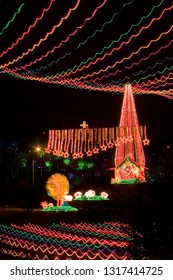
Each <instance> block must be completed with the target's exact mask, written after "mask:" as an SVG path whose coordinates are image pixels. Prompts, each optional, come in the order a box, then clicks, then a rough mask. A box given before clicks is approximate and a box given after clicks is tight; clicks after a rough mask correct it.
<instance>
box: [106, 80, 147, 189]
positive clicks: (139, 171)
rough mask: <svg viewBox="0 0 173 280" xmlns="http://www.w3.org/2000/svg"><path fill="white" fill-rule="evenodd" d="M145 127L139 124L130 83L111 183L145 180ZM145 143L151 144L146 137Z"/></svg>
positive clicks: (120, 126) (118, 132) (125, 96)
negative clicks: (143, 137)
mask: <svg viewBox="0 0 173 280" xmlns="http://www.w3.org/2000/svg"><path fill="white" fill-rule="evenodd" d="M143 131H145V129H143V128H142V127H140V126H139V124H138V118H137V114H136V108H135V103H134V97H133V93H132V88H131V85H130V84H127V85H126V86H125V94H124V99H123V104H122V109H121V117H120V123H119V127H118V128H117V133H116V134H117V140H116V144H117V146H116V151H115V167H114V168H111V169H112V170H114V178H112V180H111V183H113V184H114V183H135V182H144V181H145V170H144V169H145V155H144V150H143V145H142V136H143ZM143 142H144V144H145V145H147V144H149V143H148V142H149V140H148V139H147V138H146V135H145V139H144V140H143Z"/></svg>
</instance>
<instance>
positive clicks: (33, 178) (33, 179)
mask: <svg viewBox="0 0 173 280" xmlns="http://www.w3.org/2000/svg"><path fill="white" fill-rule="evenodd" d="M40 151H41V148H40V147H39V146H38V147H36V148H35V152H37V153H38V152H40ZM34 183H35V159H34V158H32V187H34Z"/></svg>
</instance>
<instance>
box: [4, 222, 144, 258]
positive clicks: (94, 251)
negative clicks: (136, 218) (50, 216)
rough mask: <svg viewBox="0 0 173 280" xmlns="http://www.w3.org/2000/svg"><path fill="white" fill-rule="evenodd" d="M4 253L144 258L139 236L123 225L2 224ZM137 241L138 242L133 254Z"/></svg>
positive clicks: (14, 255)
mask: <svg viewBox="0 0 173 280" xmlns="http://www.w3.org/2000/svg"><path fill="white" fill-rule="evenodd" d="M0 236H1V238H2V244H1V247H2V249H1V251H2V252H3V253H4V254H6V255H9V256H13V257H20V258H21V259H29V260H30V259H31V260H36V259H40V260H41V259H42V260H44V259H49V260H66V259H73V260H85V259H86V260H131V259H143V258H145V250H144V248H143V246H142V244H141V245H139V244H140V243H139V240H140V239H141V237H142V236H141V235H140V233H138V232H137V231H136V230H135V229H133V228H132V227H131V226H130V225H128V224H123V223H119V222H116V223H113V222H104V223H84V222H80V223H62V222H60V223H57V224H55V223H54V224H51V225H50V226H39V225H37V224H31V223H29V224H23V225H17V224H11V225H4V224H1V225H0ZM135 242H137V243H138V246H137V248H136V250H135V251H136V254H135V255H133V248H134V247H135Z"/></svg>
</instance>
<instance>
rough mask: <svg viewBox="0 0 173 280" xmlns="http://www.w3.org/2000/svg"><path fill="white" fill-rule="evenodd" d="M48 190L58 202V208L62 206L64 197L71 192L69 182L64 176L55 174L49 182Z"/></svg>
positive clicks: (47, 184)
mask: <svg viewBox="0 0 173 280" xmlns="http://www.w3.org/2000/svg"><path fill="white" fill-rule="evenodd" d="M46 190H47V193H48V195H49V196H51V197H52V198H53V199H55V200H56V201H57V206H62V204H63V201H64V196H65V195H67V194H68V192H69V181H68V179H67V178H66V177H65V176H64V175H62V174H59V173H55V174H53V175H51V176H50V177H49V179H48V180H47V183H46Z"/></svg>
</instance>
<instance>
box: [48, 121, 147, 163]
mask: <svg viewBox="0 0 173 280" xmlns="http://www.w3.org/2000/svg"><path fill="white" fill-rule="evenodd" d="M86 125H87V126H86ZM132 129H133V127H130V126H129V127H128V129H127V131H126V134H125V138H124V137H121V133H122V132H121V131H120V130H121V128H119V127H102V128H98V127H97V128H89V127H88V124H86V123H85V127H84V128H79V129H78V128H76V129H62V130H49V139H48V143H47V147H46V149H45V152H46V153H52V154H53V155H58V156H60V157H64V158H68V157H69V156H70V155H71V156H72V157H73V159H79V158H83V157H84V155H86V156H88V157H91V156H93V155H94V154H97V153H99V152H101V151H106V150H107V149H110V148H115V147H116V146H117V145H120V143H121V142H122V143H123V142H124V141H127V142H129V143H130V142H131V141H132V140H133V138H132V135H133V131H132ZM139 131H140V134H141V136H142V137H143V138H144V140H145V144H146V145H147V144H148V141H149V140H148V139H147V137H146V127H142V126H140V127H139ZM81 164H82V162H81Z"/></svg>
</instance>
